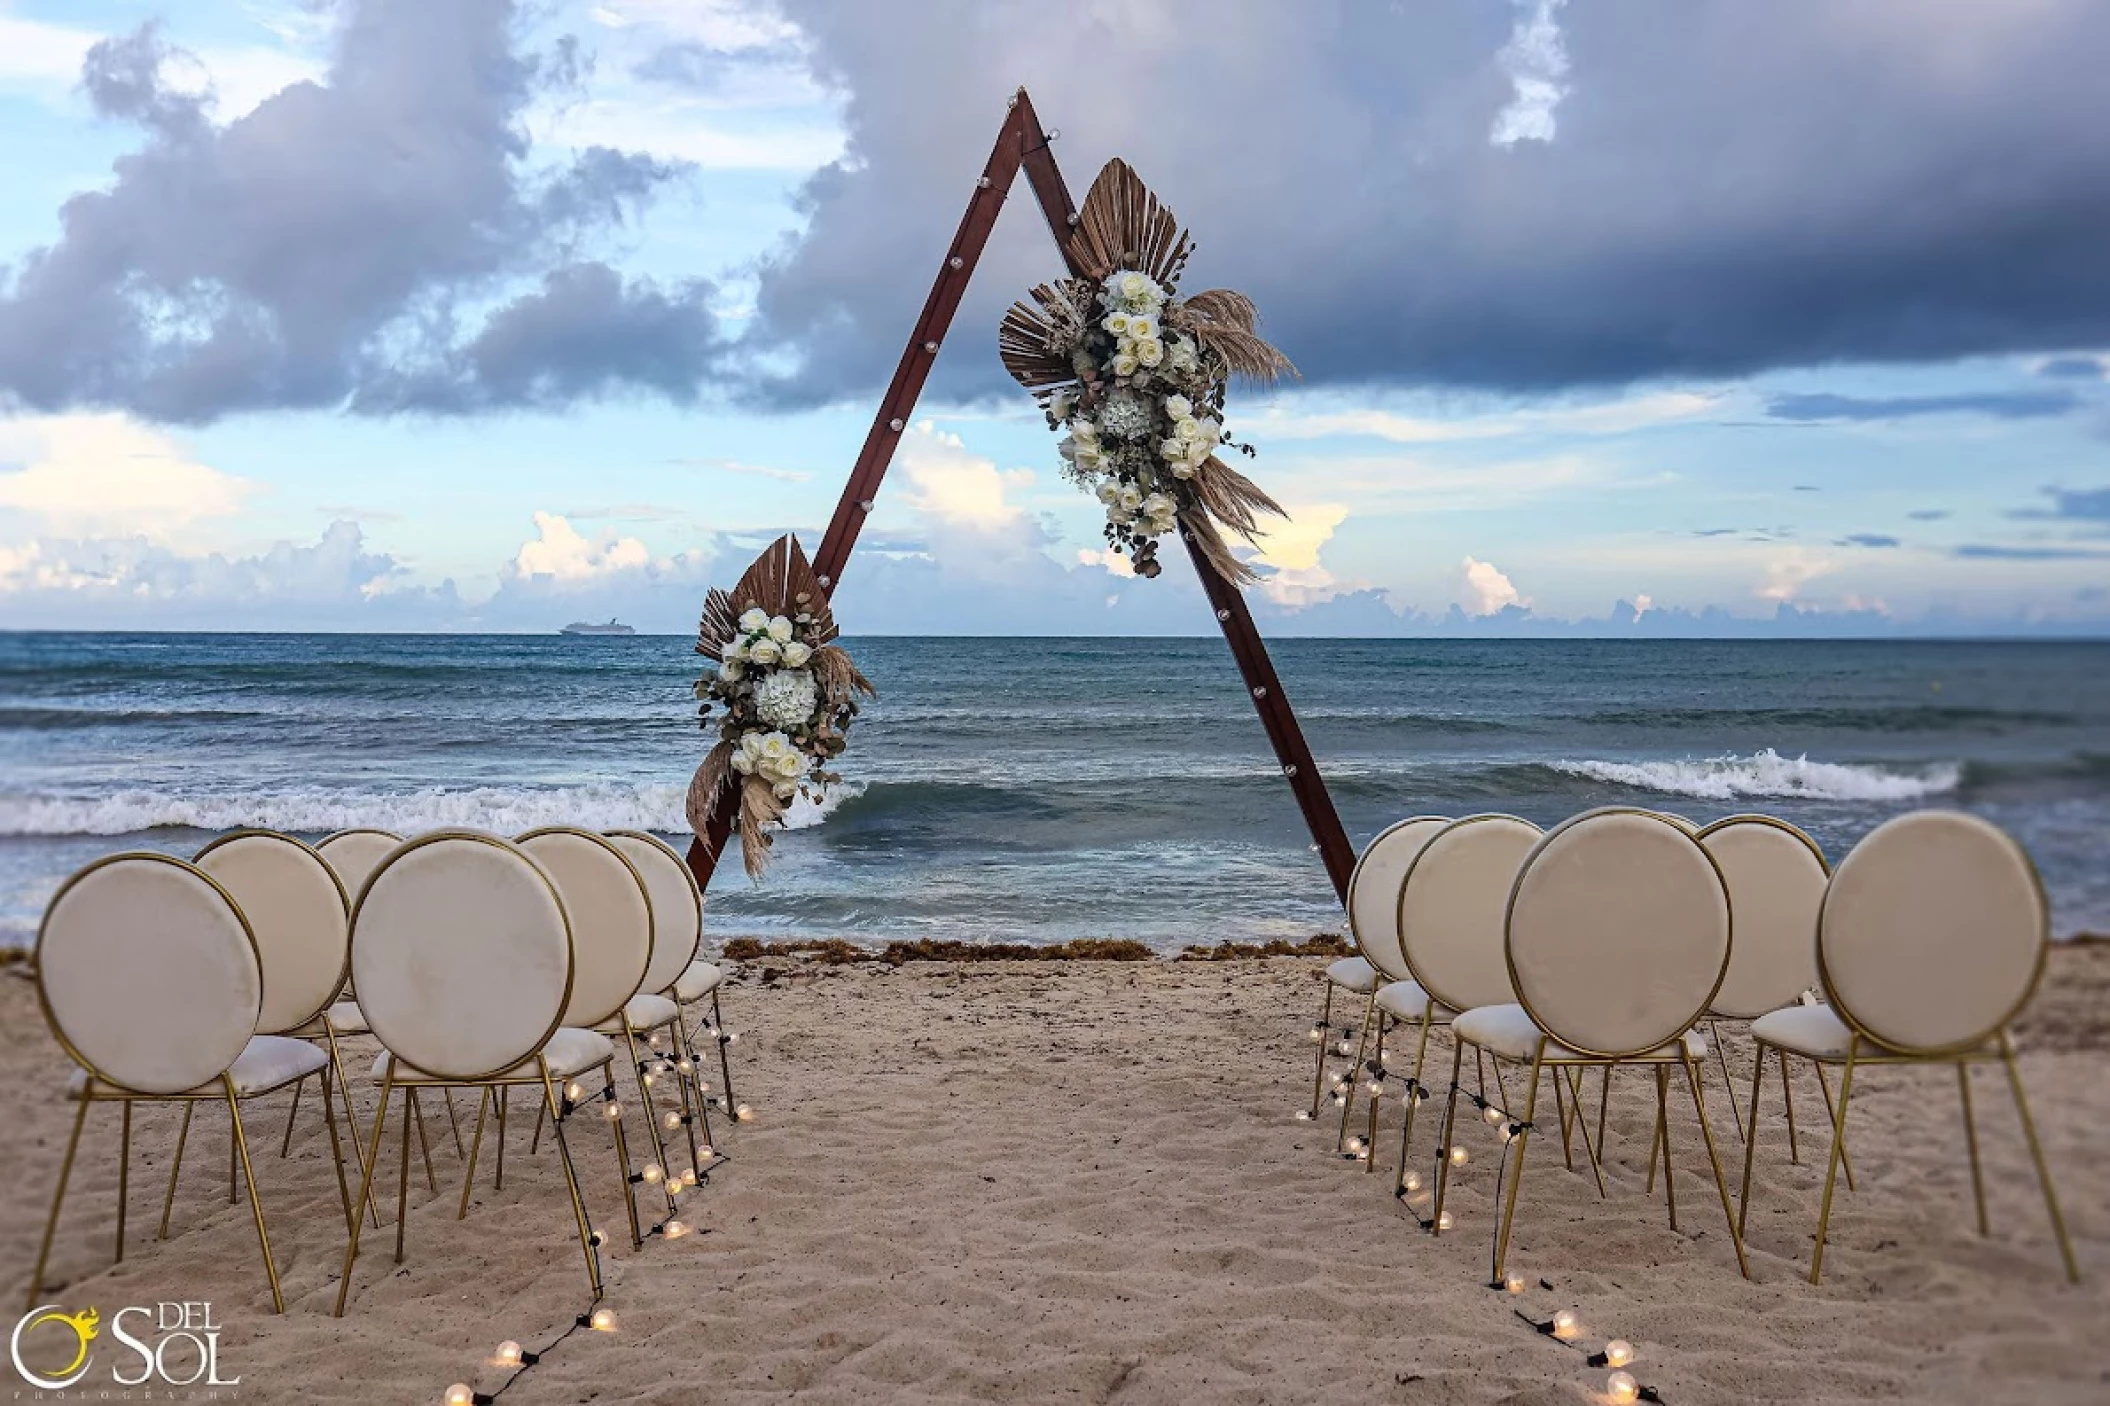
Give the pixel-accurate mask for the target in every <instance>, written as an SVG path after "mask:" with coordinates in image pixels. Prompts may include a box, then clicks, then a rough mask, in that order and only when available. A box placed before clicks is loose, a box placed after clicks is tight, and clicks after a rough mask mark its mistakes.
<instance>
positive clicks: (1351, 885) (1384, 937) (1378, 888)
mask: <svg viewBox="0 0 2110 1406" xmlns="http://www.w3.org/2000/svg"><path fill="white" fill-rule="evenodd" d="M1450 823H1451V821H1450V817H1449V816H1443V815H1415V816H1409V817H1408V818H1407V819H1405V820H1399V821H1394V822H1393V823H1392V824H1390V825H1387V826H1386V827H1385V828H1384V829H1382V830H1380V831H1378V833H1377V835H1376V837H1375V838H1373V839H1372V840H1371V841H1370V843H1369V844H1368V845H1367V846H1365V847H1364V849H1363V852H1362V854H1361V855H1359V856H1357V858H1356V861H1355V868H1354V869H1352V870H1350V871H1349V874H1348V902H1347V904H1346V910H1347V914H1348V931H1349V934H1350V935H1351V936H1352V937H1353V938H1354V939H1355V945H1356V949H1357V950H1358V951H1360V952H1361V953H1362V954H1363V960H1364V961H1365V962H1366V963H1368V965H1369V966H1370V967H1371V968H1372V969H1373V970H1375V971H1376V972H1377V976H1378V985H1377V986H1376V987H1375V988H1373V989H1372V990H1371V992H1370V995H1369V998H1368V999H1367V1000H1366V1001H1365V1002H1364V1003H1363V1027H1362V1034H1361V1035H1360V1036H1358V1038H1357V1042H1356V1051H1355V1067H1354V1070H1353V1071H1352V1072H1351V1076H1350V1077H1349V1078H1348V1079H1347V1080H1346V1081H1345V1087H1344V1088H1343V1087H1337V1088H1336V1090H1335V1092H1336V1095H1337V1096H1339V1097H1340V1101H1341V1105H1342V1106H1341V1130H1340V1132H1339V1133H1338V1134H1336V1135H1335V1138H1334V1146H1335V1149H1336V1150H1338V1151H1345V1152H1347V1153H1349V1154H1350V1155H1352V1156H1354V1157H1356V1158H1359V1159H1360V1160H1361V1161H1362V1163H1363V1170H1364V1171H1366V1172H1375V1171H1376V1170H1377V1106H1378V1104H1379V1103H1380V1102H1381V1101H1382V1100H1383V1098H1384V1089H1385V1078H1386V1074H1385V1031H1386V1028H1387V1026H1388V1025H1390V1024H1395V1023H1410V1024H1417V1025H1418V1024H1421V1023H1422V1022H1423V1021H1424V1020H1425V1019H1426V1018H1427V1016H1428V1010H1429V1002H1428V998H1427V994H1426V993H1425V992H1423V991H1422V990H1421V988H1420V986H1419V985H1417V984H1416V983H1415V981H1414V977H1413V974H1412V973H1411V972H1410V971H1409V970H1408V968H1407V962H1406V958H1405V957H1403V956H1402V955H1401V954H1400V950H1399V890H1400V886H1401V885H1402V884H1404V883H1405V882H1406V877H1407V869H1408V867H1409V866H1411V865H1412V864H1413V863H1414V856H1415V855H1417V854H1419V853H1421V847H1422V846H1423V845H1425V844H1427V843H1428V842H1429V840H1430V839H1431V838H1432V837H1433V836H1435V835H1436V833H1437V832H1438V831H1440V830H1442V829H1443V827H1444V826H1446V825H1448V824H1450ZM1329 989H1331V986H1330V985H1329ZM1373 1025H1375V1026H1376V1033H1377V1053H1376V1057H1375V1058H1374V1059H1372V1060H1371V1061H1370V1062H1368V1063H1365V1062H1364V1059H1363V1056H1364V1054H1365V1052H1366V1051H1367V1048H1368V1041H1369V1038H1370V1033H1371V1027H1372V1026H1373ZM1365 1074H1367V1075H1368V1076H1369V1080H1368V1089H1367V1093H1368V1095H1369V1122H1370V1126H1369V1128H1368V1129H1367V1130H1366V1131H1365V1133H1364V1135H1363V1138H1362V1139H1361V1142H1360V1144H1359V1145H1357V1146H1354V1147H1348V1146H1346V1144H1347V1141H1348V1121H1349V1119H1350V1118H1351V1117H1352V1116H1353V1115H1354V1113H1355V1096H1356V1089H1357V1086H1358V1085H1360V1084H1362V1083H1363V1082H1364V1075H1365ZM1419 1077H1420V1070H1419V1069H1418V1068H1417V1069H1416V1070H1415V1078H1416V1079H1418V1078H1419ZM1417 1087H1418V1085H1417V1084H1416V1083H1415V1082H1414V1080H1413V1079H1410V1080H1408V1081H1407V1092H1406V1105H1407V1113H1406V1114H1405V1115H1404V1116H1409V1117H1411V1116H1412V1112H1413V1106H1414V1101H1415V1100H1414V1093H1415V1090H1416V1089H1417Z"/></svg>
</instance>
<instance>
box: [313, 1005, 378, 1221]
mask: <svg viewBox="0 0 2110 1406" xmlns="http://www.w3.org/2000/svg"><path fill="white" fill-rule="evenodd" d="M322 1033H323V1038H324V1040H325V1041H326V1042H327V1043H328V1044H329V1047H330V1068H331V1069H332V1070H333V1071H334V1072H335V1075H336V1079H337V1098H338V1100H339V1101H340V1102H341V1103H343V1105H344V1127H345V1134H346V1136H347V1137H349V1138H350V1139H351V1144H352V1155H353V1156H354V1157H357V1156H358V1155H359V1149H360V1147H361V1142H360V1136H361V1135H360V1132H359V1109H358V1107H357V1105H355V1104H354V1103H353V1102H352V1081H351V1080H350V1079H349V1078H348V1077H346V1075H345V1072H344V1052H343V1051H342V1050H341V1049H339V1048H338V1045H337V1027H336V1026H335V1025H332V1024H331V1023H330V1019H329V1017H328V1016H324V1017H323V1021H322ZM366 1213H367V1215H369V1216H371V1217H372V1218H373V1222H374V1229H376V1230H379V1229H380V1228H381V1212H380V1209H379V1208H378V1207H376V1206H375V1205H374V1202H373V1198H372V1197H368V1198H367V1202H366Z"/></svg>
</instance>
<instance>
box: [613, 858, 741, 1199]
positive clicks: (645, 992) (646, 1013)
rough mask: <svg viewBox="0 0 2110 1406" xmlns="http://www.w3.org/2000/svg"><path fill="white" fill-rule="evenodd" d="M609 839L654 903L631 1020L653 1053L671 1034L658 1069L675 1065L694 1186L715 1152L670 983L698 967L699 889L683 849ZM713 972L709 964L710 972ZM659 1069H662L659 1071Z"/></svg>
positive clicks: (705, 1093)
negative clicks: (664, 1033) (699, 1128)
mask: <svg viewBox="0 0 2110 1406" xmlns="http://www.w3.org/2000/svg"><path fill="white" fill-rule="evenodd" d="M607 839H608V842H609V843H610V844H612V845H614V846H615V847H616V848H617V849H619V850H621V851H622V852H623V854H624V856H625V857H626V858H628V859H629V861H630V862H631V864H632V865H633V866H635V867H636V869H637V872H638V877H639V878H641V879H643V880H644V882H645V896H646V898H647V899H648V900H649V901H650V902H651V905H652V960H651V961H650V962H648V963H647V964H646V966H645V980H644V983H643V984H642V985H641V986H640V987H639V988H638V995H637V996H636V997H635V998H634V999H633V1005H634V1006H635V1007H636V1009H634V1010H633V1011H632V1014H631V1023H632V1024H634V1025H635V1026H636V1027H637V1029H638V1031H639V1033H640V1034H642V1035H644V1036H645V1038H646V1041H647V1042H648V1043H650V1044H654V1046H655V1054H657V1049H656V1042H655V1040H654V1037H655V1036H656V1035H657V1034H658V1033H659V1032H660V1031H661V1030H662V1029H667V1030H669V1031H670V1032H671V1034H672V1036H673V1040H674V1055H673V1057H672V1058H671V1059H670V1058H668V1057H666V1056H663V1055H661V1056H658V1057H659V1059H660V1062H661V1064H662V1066H666V1065H671V1066H672V1071H671V1072H672V1073H674V1074H675V1075H676V1076H678V1077H679V1079H680V1082H681V1100H682V1102H681V1109H682V1114H683V1118H684V1125H683V1126H684V1128H685V1130H686V1132H687V1134H688V1141H689V1173H690V1175H689V1178H688V1180H689V1184H690V1185H692V1186H693V1185H694V1184H695V1183H696V1181H697V1179H698V1178H700V1177H705V1176H708V1175H709V1173H710V1164H712V1163H715V1162H716V1160H717V1157H718V1152H717V1148H716V1146H715V1145H714V1139H713V1136H712V1133H711V1110H710V1101H711V1100H710V1086H709V1085H708V1084H707V1083H705V1082H704V1079H705V1075H704V1069H703V1061H702V1060H700V1059H698V1058H697V1057H696V1046H695V1043H694V1041H693V1040H692V1039H691V1037H690V1034H689V1028H688V1023H687V1022H686V1021H685V1020H683V1019H682V1018H681V1002H680V999H679V996H678V995H677V993H676V989H675V988H676V984H677V983H678V982H679V981H680V980H681V979H682V977H683V976H684V975H686V974H687V973H688V972H689V971H691V970H692V969H693V968H694V967H695V966H697V965H699V963H698V962H697V960H696V950H697V948H698V947H700V946H701V945H702V943H703V890H702V889H701V888H699V887H698V886H697V883H696V876H695V874H694V873H692V872H690V869H689V865H688V861H687V860H685V859H683V858H682V856H681V853H680V852H679V851H678V850H676V849H675V848H674V847H673V846H672V845H670V844H668V843H667V842H666V841H665V840H662V839H661V838H660V837H659V836H657V835H654V834H652V833H651V832H650V831H646V830H610V831H608V832H607ZM701 965H705V966H709V965H710V964H709V963H702V964H701ZM717 970H718V969H717V968H716V967H715V966H713V967H711V971H712V972H713V973H716V972H717ZM709 989H710V990H711V991H712V992H714V993H715V991H716V989H717V983H716V982H713V983H712V985H711V987H710V988H709ZM660 1001H664V1002H667V1003H670V1004H671V1005H672V1006H673V1008H674V1009H673V1017H672V1021H671V1024H670V1023H669V1022H668V1020H667V1018H666V1010H665V1007H663V1006H660V1005H658V1004H656V1003H657V1002H660ZM719 1053H720V1055H721V1056H723V1054H724V1046H723V1045H721V1046H719ZM722 1067H723V1066H722V1065H721V1068H722ZM662 1072H666V1071H665V1070H664V1068H663V1070H662ZM698 1122H700V1123H701V1124H702V1125H703V1145H702V1146H701V1147H700V1148H699V1147H698V1146H697V1143H696V1124H697V1123H698Z"/></svg>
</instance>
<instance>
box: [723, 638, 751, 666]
mask: <svg viewBox="0 0 2110 1406" xmlns="http://www.w3.org/2000/svg"><path fill="white" fill-rule="evenodd" d="M721 657H722V658H724V659H726V660H728V661H729V662H731V663H735V664H737V663H739V662H740V661H741V660H742V659H745V658H746V657H747V640H746V638H745V637H742V638H740V639H736V640H734V641H733V642H732V643H731V644H729V645H727V646H726V647H725V649H724V650H723V651H721Z"/></svg>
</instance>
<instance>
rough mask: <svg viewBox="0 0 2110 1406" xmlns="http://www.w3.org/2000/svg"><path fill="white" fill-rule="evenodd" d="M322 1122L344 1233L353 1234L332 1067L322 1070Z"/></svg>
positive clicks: (350, 1194)
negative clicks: (332, 1095)
mask: <svg viewBox="0 0 2110 1406" xmlns="http://www.w3.org/2000/svg"><path fill="white" fill-rule="evenodd" d="M321 1078H322V1122H323V1126H324V1127H326V1128H328V1129H329V1130H330V1167H331V1169H332V1170H334V1171H335V1172H336V1173H337V1199H338V1200H339V1201H341V1202H343V1203H344V1233H345V1234H346V1235H350V1234H351V1233H352V1217H353V1216H354V1215H356V1214H358V1213H357V1212H355V1211H354V1210H353V1209H352V1189H351V1188H350V1187H349V1186H346V1185H345V1182H344V1143H343V1141H342V1139H340V1138H339V1137H338V1136H337V1108H336V1106H335V1105H334V1104H332V1103H331V1102H330V1067H329V1066H328V1065H324V1066H323V1068H322V1074H321Z"/></svg>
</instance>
